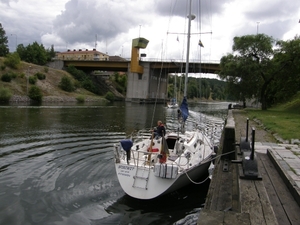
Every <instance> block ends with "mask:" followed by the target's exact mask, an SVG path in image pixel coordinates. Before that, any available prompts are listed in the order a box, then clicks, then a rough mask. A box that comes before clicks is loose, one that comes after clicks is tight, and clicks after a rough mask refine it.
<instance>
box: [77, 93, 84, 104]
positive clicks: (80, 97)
mask: <svg viewBox="0 0 300 225" xmlns="http://www.w3.org/2000/svg"><path fill="white" fill-rule="evenodd" d="M76 100H77V102H78V103H84V102H85V97H84V96H83V95H79V96H77V97H76Z"/></svg>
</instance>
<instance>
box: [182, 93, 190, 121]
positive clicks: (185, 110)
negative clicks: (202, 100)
mask: <svg viewBox="0 0 300 225" xmlns="http://www.w3.org/2000/svg"><path fill="white" fill-rule="evenodd" d="M180 111H181V116H182V119H183V122H185V121H186V119H187V118H188V116H189V109H188V103H187V99H186V97H184V98H183V100H182V103H181V105H180Z"/></svg>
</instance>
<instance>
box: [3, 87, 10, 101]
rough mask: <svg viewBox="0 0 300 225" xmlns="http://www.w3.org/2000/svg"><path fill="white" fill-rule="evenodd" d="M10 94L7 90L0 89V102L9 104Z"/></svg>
mask: <svg viewBox="0 0 300 225" xmlns="http://www.w3.org/2000/svg"><path fill="white" fill-rule="evenodd" d="M11 96H12V93H11V92H10V90H9V89H8V88H4V87H0V102H9V99H10V98H11Z"/></svg>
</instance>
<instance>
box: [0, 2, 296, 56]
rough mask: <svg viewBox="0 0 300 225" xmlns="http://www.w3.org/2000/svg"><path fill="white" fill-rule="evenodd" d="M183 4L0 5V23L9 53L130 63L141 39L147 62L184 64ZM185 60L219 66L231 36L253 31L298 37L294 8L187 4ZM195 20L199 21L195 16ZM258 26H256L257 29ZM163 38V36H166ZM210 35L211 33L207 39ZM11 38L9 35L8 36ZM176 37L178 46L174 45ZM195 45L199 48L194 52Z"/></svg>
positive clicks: (283, 4) (291, 4)
mask: <svg viewBox="0 0 300 225" xmlns="http://www.w3.org/2000/svg"><path fill="white" fill-rule="evenodd" d="M188 2H189V1H184V0H180V1H178V0H163V1H161V0H143V1H139V0H101V1H99V0H88V1H87V0H51V1H40V0H26V1H25V0H0V15H1V21H0V22H1V23H2V26H3V28H4V29H5V31H6V34H7V36H8V39H9V47H10V49H11V51H13V50H14V49H15V38H16V36H17V39H18V44H20V43H22V44H24V45H25V46H26V45H28V44H31V43H33V42H34V41H37V42H38V43H42V44H43V45H44V46H45V47H46V48H49V47H51V45H54V48H55V50H57V51H65V50H67V49H68V48H69V49H79V48H82V49H85V48H87V49H91V48H94V47H95V46H96V47H97V50H99V51H102V52H107V53H108V54H110V55H122V56H123V57H130V54H131V42H132V39H133V38H136V37H138V36H143V37H145V38H147V39H148V40H149V44H148V47H147V48H146V49H143V50H141V51H142V52H144V53H146V54H147V56H148V57H149V58H157V59H160V58H162V59H184V58H185V50H184V49H185V48H186V45H185V44H184V43H185V40H186V37H184V35H182V34H178V35H176V34H170V32H175V33H176V32H178V33H186V32H187V19H186V16H187V14H188V11H187V8H186V6H187V3H188ZM192 13H194V14H196V15H197V17H196V19H195V20H194V21H193V22H192V32H196V31H198V32H199V30H200V31H201V32H206V33H205V34H201V35H192V38H191V58H197V57H198V58H199V57H200V56H199V54H200V51H201V59H202V60H220V58H221V57H222V56H223V55H226V54H227V53H228V52H231V47H232V41H233V38H234V37H235V36H242V35H248V34H256V33H257V31H258V32H260V33H265V34H267V35H269V36H273V37H274V38H277V39H283V38H286V39H288V38H293V37H294V36H295V35H296V34H297V33H299V26H300V25H299V23H298V21H299V19H300V6H299V5H297V4H295V1H284V0H277V1H273V0H265V1H264V2H263V3H262V2H261V1H260V0H243V1H241V0H211V1H195V0H193V5H192ZM199 15H200V16H199ZM257 22H259V23H257ZM168 32H169V33H168ZM210 32H211V33H210ZM11 34H15V35H11ZM177 36H178V37H179V42H178V41H177V40H176V39H177ZM199 39H201V41H202V43H203V45H204V46H205V47H204V48H202V49H201V50H200V49H199V48H198V47H199V46H198V41H199Z"/></svg>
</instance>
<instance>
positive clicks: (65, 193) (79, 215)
mask: <svg viewBox="0 0 300 225" xmlns="http://www.w3.org/2000/svg"><path fill="white" fill-rule="evenodd" d="M227 106H228V104H227V103H217V104H211V103H207V104H195V105H191V106H190V112H191V116H190V118H189V126H190V127H191V126H193V124H194V122H195V121H196V122H197V123H199V121H200V122H201V118H206V117H207V118H208V117H210V118H213V119H216V120H219V118H224V115H225V114H226V113H227ZM153 108H154V105H140V104H132V103H114V104H111V105H76V104H74V105H59V106H56V105H44V106H12V105H11V106H0V127H1V130H0V135H1V136H0V158H1V160H0V224H1V225H2V224H3V225H4V224H5V225H10V224H11V225H18V224H22V225H29V224H47V225H48V224H49V225H50V224H57V225H62V224H72V225H76V224H91V225H94V224H101V225H102V224H195V223H196V221H197V219H198V215H199V211H200V208H201V206H202V204H203V203H204V202H205V195H206V193H207V189H208V186H209V180H208V181H206V182H205V183H204V184H202V185H198V186H197V185H191V186H188V187H186V188H183V189H181V190H179V191H177V192H174V193H172V194H169V195H167V196H164V197H161V198H159V199H155V200H151V201H142V200H137V199H133V198H131V197H129V196H127V195H126V194H125V193H124V191H123V190H122V189H121V187H120V185H119V183H118V180H117V177H116V174H115V171H114V164H113V162H114V161H113V144H114V143H116V142H117V141H118V140H120V139H123V138H125V137H127V136H128V135H130V134H131V133H132V132H133V131H135V130H139V129H143V128H147V129H150V128H151V127H153V126H155V125H156V121H157V120H163V121H165V123H166V125H167V128H169V127H170V128H172V121H174V118H176V113H175V112H176V110H173V109H167V108H165V107H163V106H162V105H158V106H156V110H155V114H154V113H153ZM200 111H201V112H204V114H201V115H202V117H200V116H199V115H200V113H199V112H200Z"/></svg>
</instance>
